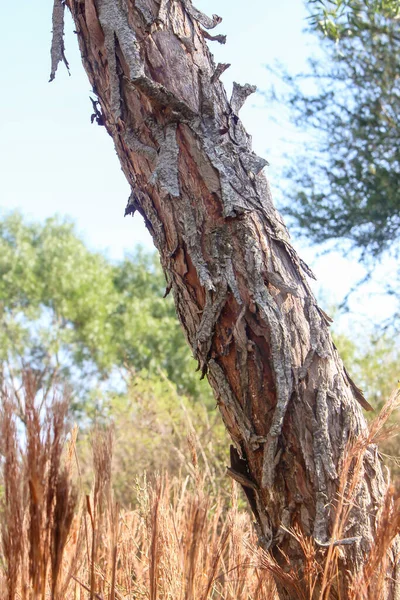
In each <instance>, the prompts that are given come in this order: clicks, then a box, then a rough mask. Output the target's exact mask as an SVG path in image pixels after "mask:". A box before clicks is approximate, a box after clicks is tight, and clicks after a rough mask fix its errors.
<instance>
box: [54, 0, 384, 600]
mask: <svg viewBox="0 0 400 600" xmlns="http://www.w3.org/2000/svg"><path fill="white" fill-rule="evenodd" d="M55 1H57V0H55ZM66 4H67V6H68V7H69V9H70V11H71V13H72V17H73V19H74V22H75V27H76V30H77V33H78V39H79V44H80V50H81V54H82V60H83V63H84V66H85V69H86V71H87V74H88V77H89V79H90V82H91V84H92V86H93V90H94V92H95V94H97V97H98V101H99V105H100V107H101V117H102V120H103V122H104V124H105V126H106V128H107V131H108V132H109V134H110V135H111V137H112V138H113V140H114V144H115V148H116V151H117V153H118V156H119V158H120V161H121V166H122V169H123V171H124V173H125V176H126V178H127V180H128V182H129V184H130V186H131V189H132V192H131V195H130V198H129V202H128V206H127V208H126V214H131V213H133V212H135V211H136V210H137V211H139V213H140V214H141V215H142V216H143V217H144V219H145V222H146V225H147V227H148V229H149V231H150V233H151V235H152V237H153V240H154V243H155V245H156V247H157V248H158V250H159V253H160V258H161V263H162V266H163V268H164V270H165V273H166V277H167V280H168V288H169V289H170V288H172V290H173V294H174V298H175V303H176V309H177V313H178V316H179V318H180V321H181V323H182V326H183V329H184V331H185V334H186V337H187V340H188V343H189V344H190V346H191V348H192V350H193V354H194V355H195V357H196V358H197V360H198V362H199V368H200V369H201V371H202V373H203V374H204V375H205V374H207V377H208V379H209V382H210V384H211V385H212V387H213V390H214V392H215V396H216V398H217V402H218V405H219V408H220V411H221V414H222V417H223V420H224V422H225V425H226V427H227V429H228V431H229V433H230V435H231V437H232V440H233V443H234V448H233V450H232V466H231V468H230V471H229V474H230V475H231V476H232V477H233V478H234V479H236V480H237V481H240V483H241V484H242V485H243V488H244V490H245V492H246V494H247V496H248V498H249V502H250V506H251V508H252V510H253V512H254V515H255V520H256V527H257V531H258V534H259V539H260V543H261V545H262V546H263V547H264V548H265V549H268V550H270V551H271V552H272V553H273V555H274V556H275V558H276V560H277V561H278V562H280V563H281V564H284V561H283V559H282V556H283V554H282V553H284V554H286V555H287V556H288V557H289V559H290V561H291V564H292V566H293V567H294V568H298V569H299V570H300V571H301V569H302V567H303V566H304V565H303V560H304V557H303V555H302V553H301V550H300V548H299V546H298V545H297V543H295V542H294V541H293V539H292V538H291V537H290V536H288V535H287V533H286V532H285V530H284V529H282V527H281V526H282V525H284V526H285V527H288V526H290V525H293V524H295V523H296V524H297V525H299V526H300V527H301V529H302V531H303V532H304V534H305V535H307V536H312V537H313V538H314V539H315V541H316V543H317V544H319V545H320V546H321V547H324V546H326V545H329V542H330V541H331V540H330V535H331V531H332V523H333V519H334V509H333V505H334V500H335V494H336V492H337V488H338V473H339V472H340V469H341V464H342V461H343V457H344V452H345V448H346V444H347V442H348V440H349V439H350V438H353V437H355V436H357V435H359V434H360V433H362V432H363V431H365V428H366V423H365V420H364V417H363V415H362V412H361V409H360V406H359V404H358V402H357V400H360V401H362V402H365V401H364V399H363V398H362V395H360V390H358V388H356V386H355V385H354V384H353V382H352V381H351V379H350V377H349V376H348V375H347V373H346V371H345V369H344V367H343V364H342V362H341V360H340V358H339V356H338V353H337V351H336V348H335V346H334V345H333V343H332V340H331V337H330V334H329V331H328V324H329V323H328V322H329V318H328V317H327V315H325V313H324V312H323V311H322V310H321V309H319V307H318V306H317V303H316V301H315V298H314V296H313V294H312V292H311V290H310V287H309V284H308V282H307V276H312V273H311V271H310V269H309V268H308V267H307V265H305V264H304V262H303V261H302V260H301V259H300V258H299V256H298V255H297V253H296V252H295V250H294V249H293V247H292V245H291V243H290V240H289V236H288V233H287V230H286V228H285V225H284V223H283V221H282V219H281V217H280V215H279V214H278V212H277V211H276V209H275V207H274V205H273V202H272V198H271V193H270V190H269V186H268V182H267V180H266V178H265V176H264V175H263V173H262V169H263V167H264V166H265V165H266V164H267V163H266V161H265V160H264V159H262V158H260V157H258V156H257V155H256V154H255V153H254V152H253V150H252V146H251V138H250V136H249V135H248V134H247V132H246V131H245V129H244V127H243V125H242V123H241V121H240V118H239V111H240V109H241V107H242V105H243V103H244V101H245V100H246V98H247V96H248V95H249V94H250V93H252V92H254V91H255V88H254V87H253V86H250V85H248V84H246V85H244V86H243V85H239V84H237V83H235V85H234V88H233V93H232V98H231V100H230V102H229V101H228V99H227V97H226V92H225V89H224V87H223V85H222V83H221V82H220V80H219V76H220V74H221V73H222V71H223V69H224V68H226V65H218V66H216V65H215V64H214V61H213V58H212V55H211V53H210V51H209V49H208V47H207V44H206V41H205V40H206V39H208V40H212V39H216V40H217V41H223V39H222V38H223V36H210V34H208V33H207V32H206V31H205V30H204V29H203V28H206V29H211V28H213V27H214V26H215V25H217V24H218V23H219V22H220V20H221V19H220V18H219V17H217V16H216V15H214V16H213V17H212V18H209V17H207V16H206V15H204V14H202V13H201V12H199V11H198V10H197V9H195V8H194V7H193V5H192V2H191V0H136V1H133V0H67V2H66ZM57 31H58V30H57ZM57 36H58V39H59V34H58V33H57ZM61 39H62V38H61ZM367 463H368V464H367ZM385 489H386V485H385V481H384V479H383V476H382V471H381V467H380V464H379V459H378V456H377V453H376V452H375V451H374V449H373V448H371V451H370V452H369V453H368V456H367V458H366V459H365V465H364V471H363V479H362V482H361V484H360V489H359V492H358V500H359V501H358V502H357V504H356V505H355V506H354V508H353V509H352V511H351V524H350V525H349V527H348V530H347V531H346V536H347V537H346V540H344V541H342V542H340V543H343V573H342V574H341V577H340V582H339V583H338V585H337V586H336V589H338V588H339V587H340V588H341V594H342V596H341V597H342V598H344V597H346V596H345V590H346V585H347V579H346V577H347V575H346V570H347V571H348V572H349V573H351V572H354V571H355V570H357V569H358V568H360V566H361V565H362V563H363V561H364V560H365V557H366V555H367V554H368V551H369V548H370V545H371V542H372V540H373V539H374V530H375V529H374V528H375V525H376V523H375V521H376V518H377V512H378V509H379V506H380V501H381V499H382V496H383V494H384V492H385ZM333 542H334V543H339V542H337V541H335V540H333ZM345 542H346V543H345ZM395 573H396V571H395V569H394V571H393V576H395ZM280 593H281V595H282V598H289V597H290V595H289V592H287V591H286V590H285V589H284V588H282V589H280ZM333 593H336V592H333ZM343 594H344V595H343ZM332 597H336V596H332ZM388 597H394V596H393V594H389V596H388Z"/></svg>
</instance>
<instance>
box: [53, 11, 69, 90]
mask: <svg viewBox="0 0 400 600" xmlns="http://www.w3.org/2000/svg"><path fill="white" fill-rule="evenodd" d="M64 12H65V3H64V1H63V0H54V4H53V17H52V22H53V33H52V39H51V50H50V55H51V73H50V79H49V81H53V79H54V78H55V76H56V71H57V68H58V65H59V63H60V62H61V61H63V63H64V64H65V66H66V67H67V71H68V73H69V64H68V61H67V58H66V56H65V46H64Z"/></svg>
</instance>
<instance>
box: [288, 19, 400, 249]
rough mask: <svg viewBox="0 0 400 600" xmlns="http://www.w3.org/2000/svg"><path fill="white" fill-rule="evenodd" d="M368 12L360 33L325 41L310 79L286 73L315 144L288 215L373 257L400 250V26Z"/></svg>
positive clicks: (296, 110)
mask: <svg viewBox="0 0 400 600" xmlns="http://www.w3.org/2000/svg"><path fill="white" fill-rule="evenodd" d="M363 15H364V17H363V18H365V19H371V20H370V21H368V23H369V25H370V26H369V27H367V26H365V27H364V28H360V29H359V30H358V31H357V35H350V33H351V32H349V35H347V36H345V37H343V38H342V39H341V40H340V42H339V44H335V43H333V42H332V41H331V40H330V39H327V38H323V39H322V42H321V43H322V45H323V48H324V50H325V57H324V59H321V60H319V61H313V62H312V63H311V73H310V74H308V75H307V76H298V77H290V76H288V75H286V76H285V80H286V83H288V84H289V86H290V92H289V94H288V96H287V98H286V101H287V103H288V105H289V107H290V111H291V117H292V119H293V121H294V123H295V124H296V125H297V126H299V127H300V128H302V129H303V130H305V131H307V132H308V133H310V134H311V136H312V139H313V140H314V144H310V145H309V146H308V147H307V151H306V159H307V164H305V161H304V160H302V161H296V162H294V161H293V162H292V164H291V165H290V167H289V169H288V170H287V172H286V181H287V183H288V187H289V189H288V190H287V189H286V188H285V197H286V198H288V199H289V200H288V201H287V202H286V203H285V206H284V207H283V210H284V212H286V214H288V215H289V216H290V217H292V219H293V221H294V223H295V225H296V226H297V231H298V232H300V233H303V234H304V235H306V236H307V237H308V238H309V239H311V240H312V241H314V242H316V243H321V242H325V241H327V240H331V239H345V240H347V241H348V242H350V245H351V246H352V247H353V248H356V249H358V250H360V251H361V253H362V256H363V258H364V259H365V260H367V259H369V258H370V257H373V258H377V257H379V256H380V255H381V254H382V252H384V251H385V250H387V249H389V248H390V250H398V244H396V241H398V238H399V231H400V192H399V190H400V144H399V139H400V78H399V72H400V30H399V26H400V22H399V21H396V20H394V19H389V18H386V17H384V16H382V14H379V15H378V16H377V13H373V12H371V13H369V12H368V11H364V13H363ZM315 90H316V91H315ZM344 247H345V249H346V251H347V250H348V247H349V244H347V245H345V246H344Z"/></svg>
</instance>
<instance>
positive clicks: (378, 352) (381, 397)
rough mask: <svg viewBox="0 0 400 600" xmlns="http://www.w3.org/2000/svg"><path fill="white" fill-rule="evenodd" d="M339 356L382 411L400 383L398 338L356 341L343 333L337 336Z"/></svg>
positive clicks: (369, 400) (372, 401)
mask: <svg viewBox="0 0 400 600" xmlns="http://www.w3.org/2000/svg"><path fill="white" fill-rule="evenodd" d="M333 337H334V340H335V344H336V346H337V348H338V351H339V355H340V357H341V358H342V360H343V363H344V364H345V366H346V369H347V370H348V371H349V373H350V374H351V377H352V378H353V379H354V381H356V382H357V385H358V386H359V387H361V388H362V390H363V391H364V393H365V397H366V398H367V399H368V402H370V403H371V405H372V406H373V407H374V409H376V410H380V409H381V408H382V406H383V405H384V403H385V402H386V401H387V400H388V399H389V397H390V394H391V393H392V392H393V390H394V389H395V388H396V386H397V384H398V381H399V380H400V351H399V348H398V346H397V345H396V342H395V340H394V339H392V338H389V337H385V336H382V337H380V338H372V339H369V340H368V339H365V340H363V341H361V340H360V339H359V341H358V343H357V344H356V343H355V341H354V340H352V339H350V338H349V337H347V335H345V334H343V333H336V334H334V336H333Z"/></svg>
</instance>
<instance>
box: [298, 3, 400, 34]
mask: <svg viewBox="0 0 400 600" xmlns="http://www.w3.org/2000/svg"><path fill="white" fill-rule="evenodd" d="M308 4H309V5H310V8H311V11H312V12H311V16H310V22H311V24H312V26H313V27H315V28H317V29H319V30H320V31H321V32H322V33H323V34H324V35H326V36H327V37H329V38H330V39H333V40H335V41H338V40H339V39H341V38H343V37H345V36H348V35H357V34H358V33H359V32H360V31H362V30H364V29H365V28H368V27H370V26H371V23H374V21H375V20H379V19H381V18H382V17H383V18H387V19H398V18H399V17H400V2H399V0H308Z"/></svg>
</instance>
